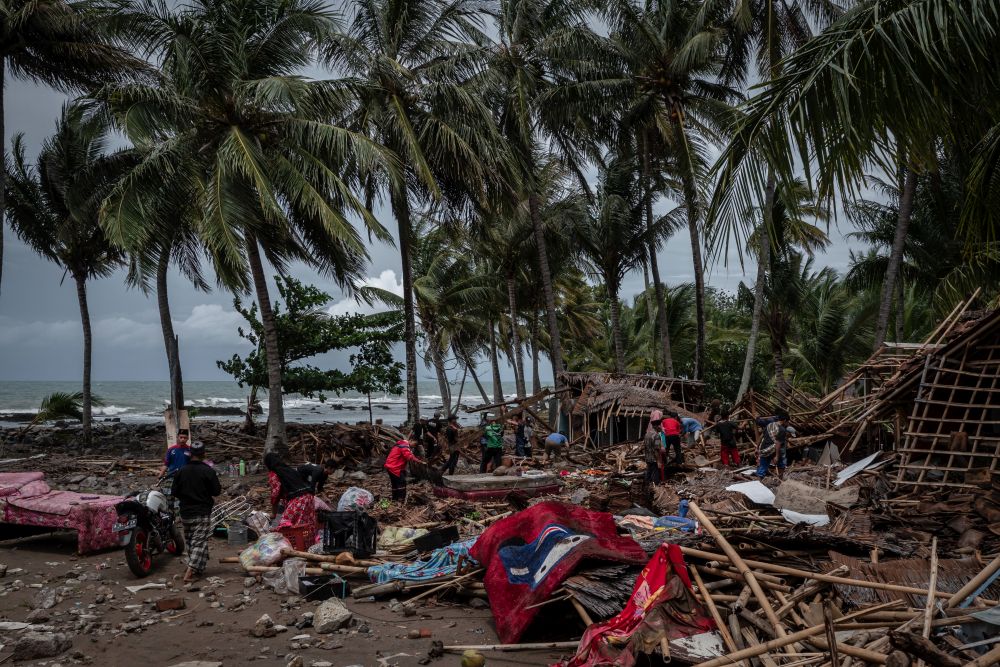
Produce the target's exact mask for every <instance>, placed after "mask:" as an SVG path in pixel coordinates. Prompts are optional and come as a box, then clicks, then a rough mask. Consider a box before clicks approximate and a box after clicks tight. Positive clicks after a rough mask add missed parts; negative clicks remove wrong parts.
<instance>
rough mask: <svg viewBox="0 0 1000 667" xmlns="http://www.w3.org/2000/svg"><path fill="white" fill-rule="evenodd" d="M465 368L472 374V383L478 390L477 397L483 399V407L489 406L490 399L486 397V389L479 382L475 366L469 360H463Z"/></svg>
mask: <svg viewBox="0 0 1000 667" xmlns="http://www.w3.org/2000/svg"><path fill="white" fill-rule="evenodd" d="M465 367H466V368H467V369H468V370H469V373H470V374H472V381H473V382H475V383H476V389H478V390H479V397H480V398H482V399H483V405H489V404H490V397H489V396H487V395H486V387H484V386H483V383H482V382H480V381H479V374H478V373H477V372H476V364H474V363H472V362H471V361H470V360H469V359H466V360H465Z"/></svg>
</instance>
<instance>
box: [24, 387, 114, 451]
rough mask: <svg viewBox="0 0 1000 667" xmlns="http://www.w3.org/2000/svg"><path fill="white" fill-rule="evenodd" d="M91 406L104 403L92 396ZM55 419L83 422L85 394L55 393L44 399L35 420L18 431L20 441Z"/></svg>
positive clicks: (75, 392) (77, 392) (79, 392)
mask: <svg viewBox="0 0 1000 667" xmlns="http://www.w3.org/2000/svg"><path fill="white" fill-rule="evenodd" d="M90 404H91V405H103V404H104V402H103V401H102V399H101V398H100V397H99V396H94V395H91V396H90ZM54 419H78V420H80V421H83V392H82V391H74V392H73V393H69V392H65V391H54V392H52V393H51V394H48V395H46V396H44V397H42V403H41V405H40V406H39V407H38V413H37V414H36V415H35V418H34V419H32V420H31V421H30V422H29V423H28V425H27V426H25V427H24V428H23V429H21V430H20V431H18V433H17V439H18V441H20V440H21V439H22V438H24V436H25V435H27V434H28V431H30V430H31V429H33V428H34V427H35V426H37V425H38V424H41V423H42V422H47V421H52V420H54Z"/></svg>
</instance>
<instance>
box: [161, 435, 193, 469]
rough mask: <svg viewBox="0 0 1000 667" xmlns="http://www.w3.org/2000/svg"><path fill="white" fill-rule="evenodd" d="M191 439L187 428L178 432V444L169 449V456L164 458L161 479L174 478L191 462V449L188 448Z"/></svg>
mask: <svg viewBox="0 0 1000 667" xmlns="http://www.w3.org/2000/svg"><path fill="white" fill-rule="evenodd" d="M189 437H190V433H189V432H188V430H187V429H186V428H182V429H179V430H178V431H177V442H175V443H174V444H172V445H170V446H169V447H167V455H166V456H165V457H163V467H161V468H160V477H164V476H166V477H173V476H174V475H175V474H176V473H177V471H178V470H180V469H181V468H183V467H184V466H186V465H187V464H188V461H190V460H191V447H189V446H188V438H189Z"/></svg>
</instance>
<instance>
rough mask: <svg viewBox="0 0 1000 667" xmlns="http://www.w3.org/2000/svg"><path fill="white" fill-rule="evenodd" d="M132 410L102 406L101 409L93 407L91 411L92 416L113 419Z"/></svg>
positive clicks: (122, 407) (116, 406) (124, 407)
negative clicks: (92, 412)
mask: <svg viewBox="0 0 1000 667" xmlns="http://www.w3.org/2000/svg"><path fill="white" fill-rule="evenodd" d="M132 410H133V408H130V407H126V406H119V405H102V406H101V407H99V408H98V407H95V408H94V409H93V411H94V415H95V416H96V415H100V416H102V417H115V416H117V415H123V414H125V413H126V412H131V411H132Z"/></svg>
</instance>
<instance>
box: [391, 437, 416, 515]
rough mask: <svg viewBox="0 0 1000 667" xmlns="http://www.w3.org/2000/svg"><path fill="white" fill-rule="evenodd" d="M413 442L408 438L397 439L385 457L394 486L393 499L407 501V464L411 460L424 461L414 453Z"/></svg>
mask: <svg viewBox="0 0 1000 667" xmlns="http://www.w3.org/2000/svg"><path fill="white" fill-rule="evenodd" d="M411 446H412V443H411V442H409V441H407V440H397V441H396V444H395V445H394V446H393V448H392V449H391V450H389V456H387V457H386V459H385V466H384V467H385V471H386V472H387V473H389V484H390V486H392V499H393V500H398V501H400V502H405V501H406V464H407V463H408V462H410V461H416V462H417V463H423V461H421V460H420V459H418V458H417V457H416V456H414V455H413V449H412V448H411Z"/></svg>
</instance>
